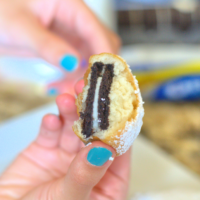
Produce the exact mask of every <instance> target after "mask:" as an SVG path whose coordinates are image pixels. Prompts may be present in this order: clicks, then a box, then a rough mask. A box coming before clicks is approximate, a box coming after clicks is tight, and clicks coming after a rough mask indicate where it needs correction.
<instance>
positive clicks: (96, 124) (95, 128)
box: [92, 66, 105, 132]
mask: <svg viewBox="0 0 200 200" xmlns="http://www.w3.org/2000/svg"><path fill="white" fill-rule="evenodd" d="M104 71H105V66H104V67H103V70H102V72H101V76H103V74H104ZM101 82H102V77H99V78H98V79H97V84H96V90H95V95H94V102H93V113H92V117H93V131H94V132H97V131H98V130H99V122H101V121H100V119H98V100H99V89H100V86H101Z"/></svg>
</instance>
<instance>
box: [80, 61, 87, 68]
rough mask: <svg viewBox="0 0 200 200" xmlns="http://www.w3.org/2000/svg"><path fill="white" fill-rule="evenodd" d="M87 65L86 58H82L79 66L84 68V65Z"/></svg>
mask: <svg viewBox="0 0 200 200" xmlns="http://www.w3.org/2000/svg"><path fill="white" fill-rule="evenodd" d="M87 65H88V63H87V60H86V59H83V60H82V61H81V67H82V68H85V67H87Z"/></svg>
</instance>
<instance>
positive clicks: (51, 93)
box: [47, 88, 58, 96]
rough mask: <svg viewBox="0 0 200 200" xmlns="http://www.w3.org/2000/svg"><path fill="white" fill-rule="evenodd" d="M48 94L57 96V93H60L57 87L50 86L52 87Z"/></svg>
mask: <svg viewBox="0 0 200 200" xmlns="http://www.w3.org/2000/svg"><path fill="white" fill-rule="evenodd" d="M47 94H48V95H49V96H56V95H58V90H57V89H55V88H50V89H49V90H48V91H47Z"/></svg>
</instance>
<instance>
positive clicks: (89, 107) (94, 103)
mask: <svg viewBox="0 0 200 200" xmlns="http://www.w3.org/2000/svg"><path fill="white" fill-rule="evenodd" d="M113 77H114V65H113V64H105V65H104V64H103V63H102V62H95V63H94V64H93V66H92V67H91V77H90V88H89V89H88V94H87V98H86V106H85V111H84V112H81V113H80V117H81V118H82V119H83V123H82V134H83V135H84V136H85V137H86V138H88V137H90V136H91V135H93V134H94V133H95V132H97V131H101V130H107V128H108V127H109V120H108V117H109V111H110V109H109V105H110V98H109V93H110V88H111V85H112V81H113Z"/></svg>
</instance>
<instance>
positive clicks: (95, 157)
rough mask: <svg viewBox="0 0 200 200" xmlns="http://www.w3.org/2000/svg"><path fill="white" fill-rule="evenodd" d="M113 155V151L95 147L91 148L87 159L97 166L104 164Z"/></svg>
mask: <svg viewBox="0 0 200 200" xmlns="http://www.w3.org/2000/svg"><path fill="white" fill-rule="evenodd" d="M111 156H112V152H111V151H109V150H108V149H106V148H103V147H94V148H92V149H90V151H89V153H88V155H87V160H88V162H89V163H90V164H92V165H95V166H102V165H104V163H106V161H108V160H109V158H110V157H111Z"/></svg>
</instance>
